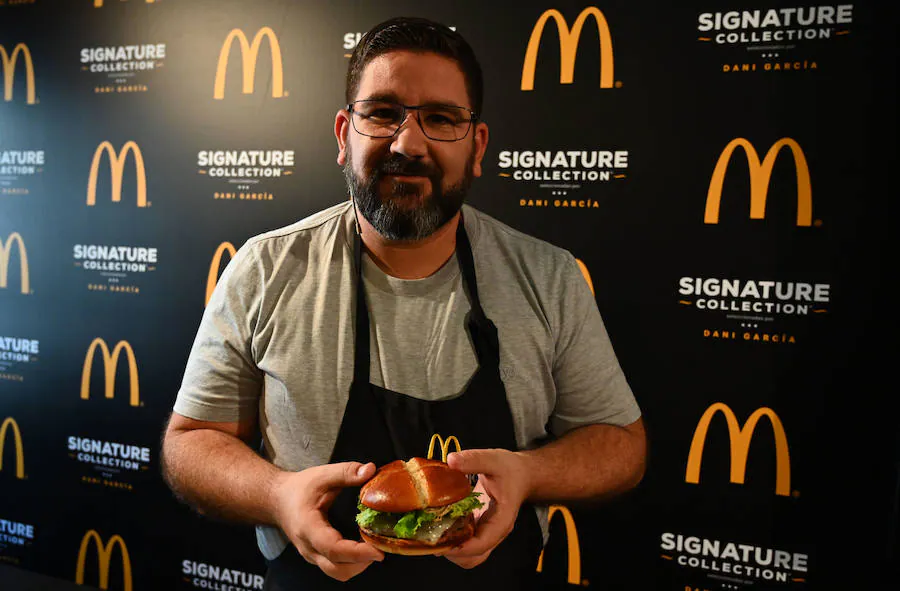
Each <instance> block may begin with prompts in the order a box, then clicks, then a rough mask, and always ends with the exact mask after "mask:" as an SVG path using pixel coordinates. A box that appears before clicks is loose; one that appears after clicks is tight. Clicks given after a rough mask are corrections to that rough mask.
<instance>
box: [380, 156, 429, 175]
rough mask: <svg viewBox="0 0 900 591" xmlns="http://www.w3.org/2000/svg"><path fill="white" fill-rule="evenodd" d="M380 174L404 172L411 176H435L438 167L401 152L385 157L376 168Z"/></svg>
mask: <svg viewBox="0 0 900 591" xmlns="http://www.w3.org/2000/svg"><path fill="white" fill-rule="evenodd" d="M376 173H377V174H378V176H384V175H386V174H402V175H409V176H427V177H433V176H434V175H436V174H437V173H438V170H437V167H436V166H434V165H433V164H429V163H427V162H424V161H422V160H410V159H409V158H407V157H405V156H402V155H400V154H392V155H391V156H389V157H387V158H385V159H384V160H382V161H381V163H380V164H379V165H378V167H377V168H376Z"/></svg>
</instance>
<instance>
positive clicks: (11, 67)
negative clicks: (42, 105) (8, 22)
mask: <svg viewBox="0 0 900 591" xmlns="http://www.w3.org/2000/svg"><path fill="white" fill-rule="evenodd" d="M20 53H21V54H22V59H23V61H24V62H25V96H26V98H25V101H26V102H27V103H28V104H29V105H33V104H35V103H36V102H37V99H36V98H35V96H34V62H33V61H32V60H31V52H30V51H28V46H27V45H25V44H24V43H19V44H17V45H16V46H15V47H13V50H12V53H6V49H5V48H4V47H3V46H2V45H0V62H2V66H3V100H5V101H6V102H10V101H12V98H13V81H14V80H15V75H16V63H18V61H19V54H20Z"/></svg>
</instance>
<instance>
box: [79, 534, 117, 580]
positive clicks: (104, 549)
mask: <svg viewBox="0 0 900 591" xmlns="http://www.w3.org/2000/svg"><path fill="white" fill-rule="evenodd" d="M92 541H93V542H94V545H95V547H96V548H97V559H98V562H99V567H100V568H99V576H100V584H99V585H100V589H109V562H110V559H111V558H112V551H113V546H115V545H118V546H119V550H120V551H121V553H122V579H123V586H124V588H125V591H131V558H130V557H129V556H128V548H127V547H126V546H125V540H123V539H122V536H120V535H118V534H116V535H114V536H113V537H111V538H110V539H109V541H108V542H107V543H106V545H105V546H104V544H103V540H102V539H100V534H98V533H97V531H96V530H93V529H92V530H90V531H89V532H87V533H86V534H84V538H82V539H81V548H79V549H78V564H77V565H76V567H75V582H76V583H78V584H79V585H83V584H84V563H85V561H86V560H87V549H88V544H90V543H91V542H92Z"/></svg>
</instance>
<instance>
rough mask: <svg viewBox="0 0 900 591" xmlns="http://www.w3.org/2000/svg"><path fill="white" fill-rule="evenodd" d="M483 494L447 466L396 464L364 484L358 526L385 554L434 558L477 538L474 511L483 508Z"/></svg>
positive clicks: (414, 462) (427, 462) (418, 462)
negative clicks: (475, 490)
mask: <svg viewBox="0 0 900 591" xmlns="http://www.w3.org/2000/svg"><path fill="white" fill-rule="evenodd" d="M480 494H481V493H476V492H472V485H471V484H470V483H469V478H468V477H467V476H466V475H465V474H463V473H462V472H459V471H458V470H454V469H452V468H451V467H450V466H448V465H447V464H445V463H444V462H439V461H437V460H427V459H424V458H412V459H410V460H409V461H403V460H397V461H395V462H391V463H390V464H386V465H384V466H382V467H381V468H379V469H378V471H377V472H375V475H374V476H373V477H372V478H371V480H369V481H368V482H367V483H366V484H365V485H363V487H362V489H361V490H360V492H359V505H358V507H359V510H360V512H359V514H358V515H357V516H356V523H357V525H359V531H360V534H361V535H362V538H363V540H364V541H366V542H367V543H369V544H370V545H372V546H374V547H376V548H378V549H379V550H381V551H382V552H390V553H392V554H405V555H408V556H422V555H426V554H434V553H436V552H441V551H443V550H449V549H450V548H453V547H454V546H458V545H460V544H462V543H463V542H465V541H466V540H468V539H469V538H471V537H472V535H473V534H474V533H475V518H474V516H473V511H475V510H476V509H478V508H480V507H482V506H483V503H482V502H481V501H479V500H478V496H479V495H480Z"/></svg>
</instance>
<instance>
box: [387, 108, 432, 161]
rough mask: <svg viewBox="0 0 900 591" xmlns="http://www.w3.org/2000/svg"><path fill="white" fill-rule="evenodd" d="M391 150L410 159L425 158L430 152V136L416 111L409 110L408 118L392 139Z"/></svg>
mask: <svg viewBox="0 0 900 591" xmlns="http://www.w3.org/2000/svg"><path fill="white" fill-rule="evenodd" d="M391 152H392V153H394V154H402V155H403V156H406V157H407V158H410V159H417V158H424V157H425V156H426V155H427V154H428V138H427V137H425V132H424V131H423V130H422V126H421V125H419V119H418V113H416V112H415V111H407V113H406V119H405V120H404V121H403V123H401V124H400V129H398V130H397V134H396V135H394V138H393V140H392V141H391Z"/></svg>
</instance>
